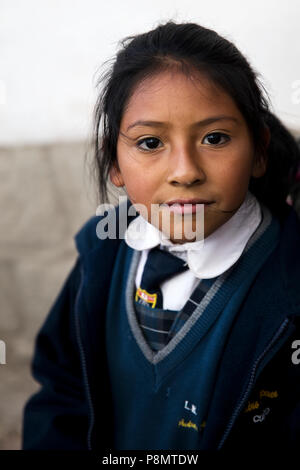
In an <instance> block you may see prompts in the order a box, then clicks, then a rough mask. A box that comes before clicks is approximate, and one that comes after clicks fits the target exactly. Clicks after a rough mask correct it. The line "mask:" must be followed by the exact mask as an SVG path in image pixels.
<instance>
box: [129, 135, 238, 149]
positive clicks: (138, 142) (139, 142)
mask: <svg viewBox="0 0 300 470" xmlns="http://www.w3.org/2000/svg"><path fill="white" fill-rule="evenodd" d="M211 135H221V136H223V137H225V138H226V142H228V141H229V140H230V137H229V135H227V134H224V133H223V132H210V133H209V134H206V136H205V137H204V138H206V137H208V136H211ZM151 139H154V140H160V139H158V138H157V137H144V138H143V139H140V140H138V141H137V143H136V147H137V148H138V149H139V150H141V151H142V152H146V153H151V152H155V151H156V150H158V149H157V148H156V149H149V150H147V149H143V148H141V147H140V144H141V143H143V142H145V141H147V140H151ZM226 142H222V143H221V144H211V145H213V146H219V145H223V144H224V143H226Z"/></svg>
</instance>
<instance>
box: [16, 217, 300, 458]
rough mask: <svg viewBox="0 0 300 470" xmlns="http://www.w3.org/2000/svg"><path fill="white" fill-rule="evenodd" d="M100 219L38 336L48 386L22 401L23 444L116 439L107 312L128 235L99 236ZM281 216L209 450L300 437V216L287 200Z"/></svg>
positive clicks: (252, 291) (231, 353)
mask: <svg viewBox="0 0 300 470" xmlns="http://www.w3.org/2000/svg"><path fill="white" fill-rule="evenodd" d="M100 218H101V217H100V216H94V217H91V218H90V219H89V220H88V221H87V222H86V223H85V224H84V226H83V227H82V228H81V229H80V230H79V232H78V233H77V234H76V236H75V241H76V246H77V249H78V256H77V259H76V262H75V263H74V266H73V268H72V270H71V271H70V273H69V275H68V277H67V279H66V281H65V283H64V285H63V287H62V289H61V291H60V293H59V295H58V297H57V299H56V301H55V303H54V304H53V306H52V308H51V310H50V312H49V314H48V316H47V318H46V320H45V322H44V324H43V325H42V327H41V329H40V331H39V333H38V335H37V338H36V343H35V351H34V356H33V360H32V374H33V377H34V378H35V379H36V380H37V381H38V382H39V383H40V384H41V389H40V390H39V391H38V392H37V393H35V394H34V395H33V396H31V397H30V398H29V400H28V401H27V402H26V405H25V407H24V419H23V443H22V448H23V449H65V450H74V449H86V450H87V449H90V450H95V451H97V450H104V449H113V448H114V428H113V419H112V416H113V413H114V409H113V400H112V391H111V384H110V379H109V371H108V360H107V351H106V336H105V331H106V321H105V320H106V308H107V302H108V298H107V297H108V292H109V288H110V282H111V276H112V270H113V266H114V260H115V258H116V256H117V254H118V251H119V250H120V249H122V248H121V247H122V246H123V244H124V243H125V242H124V240H122V239H115V240H114V239H105V240H100V239H99V238H98V237H97V235H96V226H97V223H98V222H99V220H100ZM130 220H131V218H129V222H130ZM280 224H281V232H280V240H279V243H278V245H277V246H276V248H275V249H274V251H273V252H272V253H271V255H270V256H269V258H268V259H267V261H266V262H265V263H264V264H263V265H262V267H261V269H260V270H259V272H258V274H257V275H256V276H255V278H254V280H253V282H252V283H251V286H250V288H249V290H248V293H247V295H246V296H245V298H244V300H243V302H242V304H241V305H240V308H239V312H238V314H237V315H236V316H235V319H234V322H233V324H232V326H231V329H230V332H229V334H228V337H227V340H226V344H225V346H224V350H223V355H222V357H221V360H220V364H219V368H218V374H217V378H216V382H215V386H214V391H213V395H212V397H211V399H210V408H209V413H208V416H207V419H206V427H205V433H204V435H203V441H202V445H201V448H202V449H210V450H216V449H228V450H235V449H239V450H242V449H249V446H250V447H251V449H252V450H253V449H254V450H266V449H268V448H270V449H271V448H274V447H275V448H276V446H277V445H278V446H280V448H284V449H296V447H297V446H298V445H299V443H300V353H299V354H298V353H297V348H298V349H299V346H297V345H298V344H300V343H299V340H300V288H299V285H300V282H299V281H300V243H299V242H300V222H299V219H298V216H297V214H296V212H295V211H294V210H293V209H292V208H289V209H288V211H287V216H286V217H285V218H284V219H283V220H281V221H280ZM120 245H121V246H120Z"/></svg>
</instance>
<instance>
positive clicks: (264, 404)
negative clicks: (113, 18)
mask: <svg viewBox="0 0 300 470" xmlns="http://www.w3.org/2000/svg"><path fill="white" fill-rule="evenodd" d="M105 79H106V83H105V86H104V87H103V90H102V92H101V94H100V96H99V99H98V101H97V105H96V109H95V129H96V139H95V168H96V171H97V173H96V174H97V181H98V183H99V189H100V195H101V200H102V201H104V200H106V199H107V181H108V180H109V179H110V181H111V182H112V183H113V185H114V186H115V187H118V188H123V189H124V190H125V192H126V194H127V196H128V201H127V204H125V206H126V207H125V209H126V210H127V208H128V213H127V212H126V210H125V212H126V216H127V217H126V224H125V228H124V231H123V232H122V230H121V228H122V227H121V225H122V226H123V227H124V220H125V219H124V217H123V219H122V218H121V219H120V220H119V216H120V214H121V212H122V214H124V206H123V205H122V204H120V205H118V207H117V208H116V214H114V215H113V214H112V213H113V210H110V211H109V213H110V214H111V217H110V221H115V222H116V224H117V227H116V231H115V233H116V234H117V235H116V236H111V237H107V238H105V237H104V236H103V230H102V228H103V224H102V223H103V222H104V220H105V217H104V214H102V215H101V216H94V217H91V218H90V219H89V220H88V221H87V222H86V224H84V226H83V227H82V228H81V230H80V231H79V232H78V233H77V234H76V235H75V241H76V246H77V249H78V257H77V259H76V262H75V264H74V267H73V269H72V270H71V272H70V274H69V276H68V278H67V279H66V281H65V283H64V286H63V288H62V289H61V292H60V294H59V296H58V298H57V300H56V302H55V303H54V305H53V307H52V309H51V311H50V313H49V314H48V317H47V319H46V321H45V322H44V325H43V326H42V328H41V330H40V331H39V334H38V336H37V339H36V344H35V353H34V357H33V362H32V373H33V376H34V378H35V379H36V380H37V381H38V382H39V383H40V384H41V389H40V391H39V392H38V393H36V394H34V395H33V396H32V397H30V399H29V400H28V402H27V403H26V405H25V408H24V423H23V449H90V450H96V451H97V450H104V449H118V450H119V449H145V450H147V449H175V450H178V449H183V450H208V449H210V450H217V449H218V450H219V449H232V450H236V449H239V450H240V449H249V448H250V449H251V451H255V450H259V449H260V450H262V449H263V450H266V449H268V448H271V447H274V446H276V444H277V445H278V446H280V448H284V449H286V448H293V449H294V448H296V445H297V444H299V442H300V385H299V384H300V365H299V364H300V352H299V351H300V323H299V316H300V289H299V281H300V243H299V242H300V224H299V219H298V216H297V213H296V211H295V210H294V208H293V207H292V205H288V204H287V202H286V200H287V198H288V197H289V200H290V201H291V203H292V204H295V197H294V194H296V191H297V190H298V186H297V185H295V178H296V174H297V167H298V164H299V161H300V155H299V150H298V147H297V144H296V142H295V140H294V138H293V137H292V135H291V134H290V133H289V132H288V130H287V129H286V128H285V127H284V126H283V124H282V123H281V122H280V121H279V119H278V118H277V117H276V116H274V114H272V113H271V112H270V110H269V106H268V102H267V99H266V98H265V97H264V95H263V90H262V86H261V85H260V83H259V81H258V78H257V74H256V73H255V72H254V71H253V69H252V68H251V66H250V65H249V63H248V61H247V60H246V58H245V57H244V56H243V55H242V54H241V53H240V52H239V51H238V50H237V48H236V47H235V46H234V45H233V44H232V43H231V42H229V41H228V40H226V39H225V38H222V37H221V36H219V35H218V34H217V33H216V32H214V31H212V30H210V29H207V28H204V27H202V26H200V25H198V24H195V23H182V24H176V23H174V22H172V21H169V22H167V23H166V24H161V25H160V26H158V27H157V28H155V29H154V30H152V31H149V32H147V33H144V34H140V35H137V36H134V37H128V38H126V40H124V41H123V43H122V49H121V50H120V51H119V52H118V54H117V56H116V60H115V62H114V64H113V67H112V69H111V70H110V71H109V73H108V74H106V75H105ZM101 122H102V130H100V125H101ZM129 209H131V213H130V214H129ZM133 209H135V210H136V211H135V213H134V211H133ZM166 220H167V221H169V224H168V225H166V223H163V222H165V221H166ZM101 224H102V225H101ZM119 229H120V230H119ZM138 233H139V234H140V236H136V235H137V234H138Z"/></svg>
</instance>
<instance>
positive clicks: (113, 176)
mask: <svg viewBox="0 0 300 470" xmlns="http://www.w3.org/2000/svg"><path fill="white" fill-rule="evenodd" d="M109 177H110V181H111V182H112V183H113V184H114V185H115V186H117V187H118V188H121V187H122V186H125V185H124V181H123V178H122V175H121V171H120V169H119V165H118V163H117V162H114V163H113V166H112V167H111V169H110V170H109Z"/></svg>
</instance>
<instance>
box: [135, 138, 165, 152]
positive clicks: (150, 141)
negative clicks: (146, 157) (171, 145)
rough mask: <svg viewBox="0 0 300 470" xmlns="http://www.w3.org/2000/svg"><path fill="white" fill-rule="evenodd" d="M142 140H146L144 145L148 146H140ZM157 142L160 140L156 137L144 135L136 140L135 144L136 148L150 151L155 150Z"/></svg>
mask: <svg viewBox="0 0 300 470" xmlns="http://www.w3.org/2000/svg"><path fill="white" fill-rule="evenodd" d="M144 142H145V143H146V142H147V144H146V145H147V146H148V148H143V147H141V144H143V143H144ZM158 142H160V140H159V139H157V138H156V137H144V138H143V139H140V140H138V141H137V143H136V146H137V148H138V149H140V150H143V151H145V152H152V151H154V150H157V146H156V145H157V143H158Z"/></svg>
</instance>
